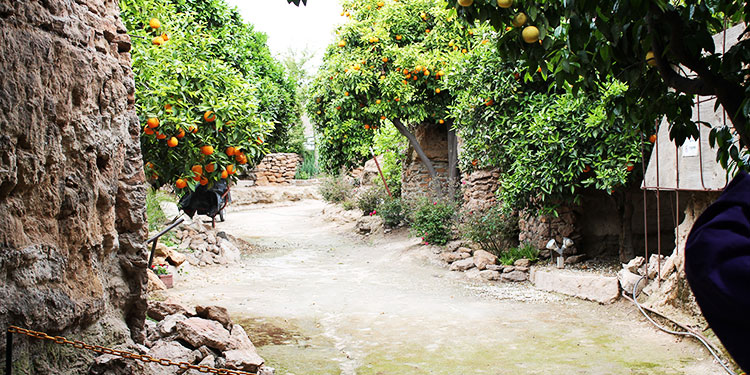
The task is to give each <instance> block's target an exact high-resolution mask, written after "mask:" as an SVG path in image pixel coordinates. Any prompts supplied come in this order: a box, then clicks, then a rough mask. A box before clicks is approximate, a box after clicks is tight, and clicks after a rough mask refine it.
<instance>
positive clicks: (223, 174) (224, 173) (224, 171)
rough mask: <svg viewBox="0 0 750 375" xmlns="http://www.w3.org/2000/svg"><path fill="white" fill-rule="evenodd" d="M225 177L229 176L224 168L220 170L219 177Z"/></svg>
mask: <svg viewBox="0 0 750 375" xmlns="http://www.w3.org/2000/svg"><path fill="white" fill-rule="evenodd" d="M227 177H229V173H227V170H226V169H225V170H223V171H221V178H227Z"/></svg>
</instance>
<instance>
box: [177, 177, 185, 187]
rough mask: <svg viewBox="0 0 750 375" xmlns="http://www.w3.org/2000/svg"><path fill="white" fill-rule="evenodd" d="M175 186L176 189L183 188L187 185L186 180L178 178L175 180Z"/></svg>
mask: <svg viewBox="0 0 750 375" xmlns="http://www.w3.org/2000/svg"><path fill="white" fill-rule="evenodd" d="M175 186H177V188H178V189H184V188H185V187H186V186H187V182H185V180H183V179H181V178H178V179H177V182H175Z"/></svg>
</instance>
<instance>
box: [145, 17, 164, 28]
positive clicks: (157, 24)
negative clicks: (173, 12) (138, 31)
mask: <svg viewBox="0 0 750 375" xmlns="http://www.w3.org/2000/svg"><path fill="white" fill-rule="evenodd" d="M148 25H149V26H151V28H152V29H158V28H160V27H161V22H159V19H158V18H152V19H151V20H150V21H148Z"/></svg>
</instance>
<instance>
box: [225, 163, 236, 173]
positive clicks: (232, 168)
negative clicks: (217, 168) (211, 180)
mask: <svg viewBox="0 0 750 375" xmlns="http://www.w3.org/2000/svg"><path fill="white" fill-rule="evenodd" d="M234 172H236V171H235V170H234V164H229V165H227V173H229V174H234Z"/></svg>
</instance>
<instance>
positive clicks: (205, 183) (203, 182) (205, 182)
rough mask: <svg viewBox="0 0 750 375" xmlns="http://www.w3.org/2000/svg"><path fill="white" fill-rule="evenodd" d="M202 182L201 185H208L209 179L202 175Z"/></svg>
mask: <svg viewBox="0 0 750 375" xmlns="http://www.w3.org/2000/svg"><path fill="white" fill-rule="evenodd" d="M200 183H201V185H203V186H206V185H208V179H207V178H205V177H202V176H201V178H200Z"/></svg>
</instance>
